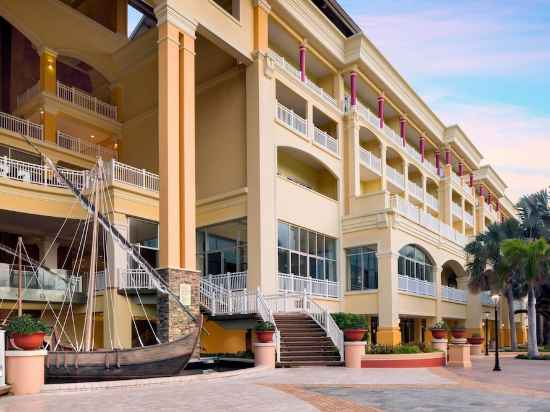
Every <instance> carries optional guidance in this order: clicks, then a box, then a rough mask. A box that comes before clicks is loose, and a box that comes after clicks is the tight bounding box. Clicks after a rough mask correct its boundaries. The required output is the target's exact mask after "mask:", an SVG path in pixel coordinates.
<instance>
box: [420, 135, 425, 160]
mask: <svg viewBox="0 0 550 412" xmlns="http://www.w3.org/2000/svg"><path fill="white" fill-rule="evenodd" d="M419 145H420V159H421V160H422V163H424V154H425V152H426V141H425V139H424V136H420V142H419Z"/></svg>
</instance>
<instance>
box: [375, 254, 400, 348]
mask: <svg viewBox="0 0 550 412" xmlns="http://www.w3.org/2000/svg"><path fill="white" fill-rule="evenodd" d="M377 256H378V291H379V292H378V330H377V333H376V340H377V343H378V344H381V345H398V344H399V343H401V331H400V329H399V293H398V277H397V259H398V255H397V254H394V253H392V252H381V253H378V255H377Z"/></svg>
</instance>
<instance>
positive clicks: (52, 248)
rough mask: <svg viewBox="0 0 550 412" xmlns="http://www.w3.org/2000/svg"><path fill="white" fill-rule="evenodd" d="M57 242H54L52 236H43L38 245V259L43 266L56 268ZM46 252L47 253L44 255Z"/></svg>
mask: <svg viewBox="0 0 550 412" xmlns="http://www.w3.org/2000/svg"><path fill="white" fill-rule="evenodd" d="M58 247H59V244H58V243H57V242H56V243H54V238H52V237H45V238H44V239H43V240H42V243H41V245H40V260H41V261H42V264H43V265H44V266H47V267H49V268H50V269H57V249H58ZM46 253H47V255H46Z"/></svg>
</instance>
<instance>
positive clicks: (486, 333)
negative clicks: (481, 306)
mask: <svg viewBox="0 0 550 412" xmlns="http://www.w3.org/2000/svg"><path fill="white" fill-rule="evenodd" d="M489 316H491V312H485V356H489Z"/></svg>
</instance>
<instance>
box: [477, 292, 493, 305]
mask: <svg viewBox="0 0 550 412" xmlns="http://www.w3.org/2000/svg"><path fill="white" fill-rule="evenodd" d="M479 297H480V300H481V304H482V305H485V306H494V305H495V303H494V302H493V299H491V292H490V291H484V292H481V293H480V294H479Z"/></svg>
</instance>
